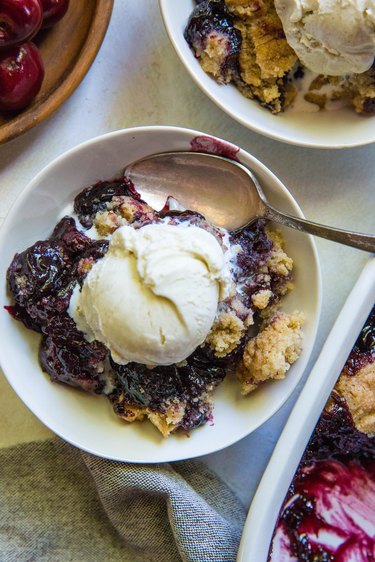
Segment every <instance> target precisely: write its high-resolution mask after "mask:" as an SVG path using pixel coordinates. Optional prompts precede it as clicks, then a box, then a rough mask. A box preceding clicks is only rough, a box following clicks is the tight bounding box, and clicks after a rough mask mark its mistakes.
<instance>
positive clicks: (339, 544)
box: [269, 307, 375, 562]
mask: <svg viewBox="0 0 375 562" xmlns="http://www.w3.org/2000/svg"><path fill="white" fill-rule="evenodd" d="M269 560H270V562H288V561H289V562H298V561H301V562H371V561H373V560H375V307H374V309H373V311H372V313H371V314H370V316H369V318H368V320H367V322H366V324H365V326H364V327H363V329H362V331H361V334H360V336H359V337H358V339H357V341H356V343H355V345H354V347H353V350H352V352H351V354H350V356H349V358H348V360H347V362H346V365H345V367H344V369H343V371H342V373H341V375H340V378H339V380H338V382H337V384H336V386H335V389H334V391H333V392H332V394H331V397H330V399H329V401H328V403H327V405H326V407H325V410H324V411H323V414H322V416H321V417H320V420H319V422H318V424H317V426H316V428H315V431H314V433H313V435H312V437H311V440H310V442H309V444H308V446H307V448H306V451H305V453H304V456H303V458H302V461H301V464H300V466H299V468H298V470H297V472H296V475H295V477H294V480H293V482H292V485H291V486H290V488H289V491H288V494H287V497H286V499H285V502H284V505H283V507H282V510H281V513H280V516H279V520H278V522H277V525H276V530H275V533H274V537H273V542H272V547H271V551H270V557H269Z"/></svg>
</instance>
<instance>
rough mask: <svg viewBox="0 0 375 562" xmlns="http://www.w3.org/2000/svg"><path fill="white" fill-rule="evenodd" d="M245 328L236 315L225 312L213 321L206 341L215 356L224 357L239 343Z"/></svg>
mask: <svg viewBox="0 0 375 562" xmlns="http://www.w3.org/2000/svg"><path fill="white" fill-rule="evenodd" d="M245 330H246V328H245V324H244V323H243V322H242V320H240V318H238V316H236V315H235V314H233V313H232V312H226V313H224V314H221V315H220V316H219V317H218V318H217V319H216V321H215V322H214V325H213V326H212V328H211V331H210V333H209V334H208V336H207V338H206V343H207V344H208V345H209V346H210V347H211V349H212V350H213V352H214V354H215V355H216V357H225V356H226V355H228V354H229V353H230V352H231V351H233V350H234V349H235V348H236V347H237V346H238V345H239V343H240V342H241V339H242V337H243V335H244V333H245Z"/></svg>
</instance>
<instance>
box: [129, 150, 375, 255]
mask: <svg viewBox="0 0 375 562" xmlns="http://www.w3.org/2000/svg"><path fill="white" fill-rule="evenodd" d="M124 175H125V176H126V177H127V178H129V179H130V180H131V181H132V182H133V184H134V185H135V187H136V188H138V187H139V186H140V187H141V189H142V192H143V193H144V194H146V196H147V200H148V202H149V203H150V204H151V205H152V206H154V208H156V209H159V210H160V209H161V208H162V207H163V206H164V204H165V201H166V199H167V197H169V196H172V197H174V198H175V199H177V201H178V202H179V203H180V204H181V205H182V206H183V207H184V208H185V209H190V210H191V211H197V212H199V213H202V214H203V215H204V216H205V217H206V218H207V219H208V220H210V221H211V222H212V223H213V224H214V225H216V226H219V227H223V228H226V229H227V230H229V231H236V230H241V229H243V228H245V227H246V226H249V225H250V224H251V223H252V222H253V221H254V220H256V219H259V218H266V219H269V220H273V221H275V222H277V223H279V224H283V225H284V226H288V227H290V228H295V229H296V230H300V231H301V232H306V233H308V234H313V235H314V236H320V237H321V238H326V239H328V240H332V241H334V242H339V243H341V244H346V245H347V246H352V247H354V248H357V249H359V250H365V251H367V252H375V235H372V234H362V233H359V232H352V231H348V230H342V229H339V228H333V227H330V226H324V225H321V224H318V223H314V222H311V221H308V220H305V219H302V218H299V217H295V216H292V215H289V214H287V213H283V212H281V211H279V210H278V209H276V208H275V207H273V206H272V205H271V204H270V203H269V202H268V201H267V198H266V196H265V194H264V192H263V189H262V187H261V185H260V183H259V181H258V179H257V178H256V176H255V174H254V173H253V172H252V171H251V170H250V169H249V168H247V167H246V166H245V165H244V164H242V163H241V162H238V161H236V160H232V159H230V158H227V157H226V156H218V155H216V154H209V153H206V152H164V153H159V154H153V155H151V156H147V157H146V158H142V159H140V160H138V161H135V162H133V163H132V164H130V165H129V166H127V167H126V169H125V172H124Z"/></svg>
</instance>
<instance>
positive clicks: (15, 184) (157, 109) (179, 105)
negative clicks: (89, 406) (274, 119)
mask: <svg viewBox="0 0 375 562" xmlns="http://www.w3.org/2000/svg"><path fill="white" fill-rule="evenodd" d="M150 124H167V125H180V126H184V127H191V128H194V129H200V130H202V131H205V132H207V133H211V134H214V135H217V136H219V137H223V138H226V139H227V140H229V141H232V142H234V143H235V144H237V145H239V146H242V147H243V148H244V149H246V150H248V151H249V152H250V153H252V154H253V155H254V156H256V157H257V158H259V159H260V160H261V161H263V162H264V163H265V164H266V165H267V166H269V168H270V169H271V170H272V171H273V172H275V173H276V175H278V176H279V177H280V179H281V180H282V181H283V182H284V183H285V184H286V185H287V186H288V187H289V189H290V191H291V193H292V194H293V195H294V197H295V198H296V199H297V201H298V202H299V204H300V205H301V207H302V209H303V211H304V213H305V215H306V216H307V217H308V218H310V219H312V220H316V221H320V222H323V223H326V224H331V225H336V226H339V227H341V228H349V229H357V230H362V231H368V232H373V231H375V221H374V203H375V191H374V177H375V145H374V144H372V145H370V146H366V147H362V148H355V149H346V150H343V151H321V150H311V149H305V148H297V147H293V146H288V145H286V144H281V143H278V142H275V141H272V140H269V139H267V138H265V137H262V136H259V135H257V134H255V133H252V132H251V131H249V130H247V129H246V128H244V127H242V126H241V125H239V124H237V123H236V122H234V121H233V120H231V119H230V118H229V117H228V116H226V115H225V114H224V113H222V112H221V111H220V110H219V109H218V108H217V107H216V106H215V105H214V104H213V103H212V102H211V101H210V100H208V99H207V98H206V97H205V96H204V94H203V93H202V92H201V91H200V90H199V89H198V87H197V86H196V85H195V84H194V83H193V82H192V80H191V79H190V77H189V76H188V74H187V73H186V71H185V69H184V68H183V66H182V64H181V63H180V61H179V59H178V58H177V55H176V54H175V53H174V51H173V48H172V46H171V44H170V42H169V39H168V37H167V35H166V33H165V30H164V27H163V23H162V19H161V17H160V14H159V9H158V4H157V2H156V1H155V0H130V1H126V0H116V2H115V7H114V11H113V16H112V20H111V23H110V26H109V29H108V33H107V35H106V38H105V41H104V43H103V46H102V48H101V50H100V52H99V55H98V57H97V59H96V61H95V62H94V64H93V66H92V67H91V69H90V71H89V73H88V74H87V76H86V77H85V79H84V80H83V82H82V83H81V85H80V86H79V88H78V89H77V90H76V92H75V93H74V94H73V95H72V96H71V98H70V99H69V100H68V101H67V102H66V103H65V104H64V105H63V106H62V107H61V108H60V109H59V110H58V111H57V112H56V113H55V114H54V115H53V116H52V117H51V118H50V119H49V120H48V121H46V122H45V123H44V124H42V125H40V126H38V127H36V128H35V129H33V130H32V131H30V132H28V133H26V134H25V135H23V136H22V137H21V138H18V139H15V140H14V141H12V142H10V143H8V144H5V145H2V146H0V174H1V181H0V224H1V222H2V221H3V220H4V217H5V216H6V214H7V212H8V210H9V208H10V206H11V205H12V203H13V201H14V200H15V199H16V197H17V195H18V194H19V193H20V192H21V191H22V189H23V188H24V187H25V186H26V184H27V183H28V182H29V181H30V180H31V178H32V177H33V176H34V175H35V174H36V173H37V172H38V171H39V170H41V169H42V168H43V167H44V166H45V165H46V164H47V163H48V162H50V161H51V160H52V159H53V158H55V157H56V156H58V155H59V154H61V153H62V152H64V151H65V150H67V149H68V148H70V147H72V146H74V145H76V144H78V143H79V142H81V141H83V140H86V139H88V138H90V137H93V136H95V135H98V134H101V133H105V132H108V131H112V130H115V129H120V128H123V127H129V126H136V125H150ZM374 126H375V122H374ZM51 189H53V186H51ZM317 246H318V252H319V256H320V260H321V265H322V274H323V290H324V297H323V311H322V317H321V323H320V329H319V333H318V339H317V342H316V346H315V349H314V353H313V359H314V358H316V356H317V354H318V352H319V350H320V348H321V346H322V343H323V342H324V340H325V338H326V336H327V334H328V332H329V330H330V327H331V326H332V324H333V321H334V319H335V317H336V315H337V313H338V311H339V310H340V308H341V306H342V304H343V302H344V300H345V298H346V296H347V294H348V293H349V291H350V289H351V287H352V285H353V284H354V282H355V280H356V278H357V277H358V275H359V272H360V271H361V269H362V267H363V265H364V264H365V262H366V260H367V255H366V254H365V253H364V252H360V251H357V250H354V249H351V248H347V247H344V246H339V245H337V244H334V243H332V242H328V241H324V240H317ZM306 375H307V373H306ZM296 396H297V393H295V394H294V396H293V397H292V398H291V399H290V400H289V402H288V403H287V404H286V405H285V406H284V407H283V408H282V410H281V411H280V412H279V413H278V414H277V415H275V416H274V417H273V418H272V419H271V420H270V421H269V422H268V423H266V424H265V425H264V426H263V427H262V428H260V429H259V430H258V431H257V432H256V433H254V434H253V435H250V436H248V437H247V438H245V439H243V440H242V441H240V442H239V443H237V444H236V445H233V446H232V447H229V448H228V449H226V450H224V451H221V452H218V453H216V454H213V455H209V456H208V457H206V458H205V461H206V462H207V463H208V464H209V465H210V466H211V467H213V468H214V469H215V470H217V472H218V473H219V474H221V475H222V476H223V477H224V478H225V480H226V481H227V482H228V483H229V484H230V485H231V486H232V487H233V489H235V490H236V491H237V493H238V494H239V495H240V497H242V499H243V501H244V502H246V503H248V502H249V500H250V498H251V496H252V494H253V492H254V488H255V486H256V484H257V482H258V480H259V478H260V476H261V474H262V471H263V469H264V466H265V464H266V463H267V460H268V458H269V456H270V454H271V452H272V448H273V445H274V443H275V441H276V439H277V437H278V435H279V433H280V430H281V428H282V426H283V423H284V422H285V420H286V417H287V415H288V412H289V411H290V408H291V406H292V404H293V402H294V400H295V398H296ZM49 435H51V434H50V432H49V431H48V430H47V429H46V428H45V427H44V426H42V424H41V423H40V422H39V421H38V420H37V419H36V418H35V417H34V416H33V415H32V414H31V413H30V412H29V411H28V410H27V409H26V408H25V406H23V404H22V403H21V402H20V401H19V399H18V398H17V396H16V395H15V394H14V393H13V391H12V390H11V389H10V387H9V385H8V383H7V382H6V381H5V379H4V376H3V375H2V373H0V446H2V447H6V446H9V445H12V444H16V443H22V442H26V441H31V440H34V439H43V438H47V437H48V436H49Z"/></svg>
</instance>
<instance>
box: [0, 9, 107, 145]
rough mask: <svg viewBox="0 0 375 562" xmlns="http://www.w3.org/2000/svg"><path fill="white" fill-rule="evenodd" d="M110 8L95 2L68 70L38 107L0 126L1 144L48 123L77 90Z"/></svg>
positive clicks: (93, 54)
mask: <svg viewBox="0 0 375 562" xmlns="http://www.w3.org/2000/svg"><path fill="white" fill-rule="evenodd" d="M113 4H114V0H97V1H96V6H95V11H94V16H93V18H92V22H91V26H90V29H89V30H88V33H87V36H86V40H85V42H84V44H83V45H82V48H81V51H80V52H79V53H78V56H77V59H76V62H75V63H74V65H73V66H72V68H71V70H70V71H69V72H68V73H67V74H66V75H65V76H64V77H63V79H62V80H61V82H60V84H59V85H58V86H57V87H56V88H55V89H54V90H53V91H52V93H51V94H50V95H49V96H48V97H47V98H44V99H41V100H40V102H39V103H37V104H36V105H34V106H31V107H30V109H26V110H25V111H24V112H23V113H21V114H20V115H17V116H16V117H14V118H13V119H12V120H11V121H9V122H8V123H4V124H3V125H0V143H4V142H8V141H10V140H12V139H14V138H16V137H18V136H19V135H21V134H23V133H25V132H26V131H28V130H30V129H31V128H32V127H35V126H36V125H38V124H39V123H41V122H42V121H44V120H45V119H47V117H49V116H50V115H51V114H52V113H54V112H55V111H56V110H57V109H58V108H59V107H60V105H61V104H62V103H63V102H64V101H65V100H66V99H67V98H68V97H69V96H70V95H71V94H72V93H73V92H74V90H75V89H76V88H77V87H78V86H79V84H80V83H81V81H82V80H83V78H84V77H85V75H86V74H87V72H88V70H89V68H90V66H91V65H92V63H93V62H94V60H95V57H96V55H97V54H98V51H99V49H100V47H101V44H102V42H103V40H104V37H105V34H106V32H107V28H108V25H109V21H110V19H111V15H112V10H113Z"/></svg>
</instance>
